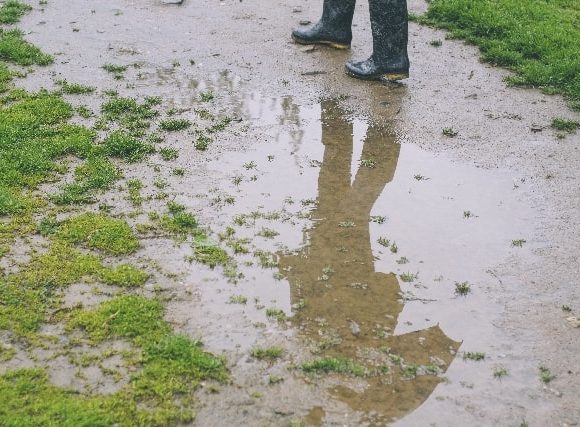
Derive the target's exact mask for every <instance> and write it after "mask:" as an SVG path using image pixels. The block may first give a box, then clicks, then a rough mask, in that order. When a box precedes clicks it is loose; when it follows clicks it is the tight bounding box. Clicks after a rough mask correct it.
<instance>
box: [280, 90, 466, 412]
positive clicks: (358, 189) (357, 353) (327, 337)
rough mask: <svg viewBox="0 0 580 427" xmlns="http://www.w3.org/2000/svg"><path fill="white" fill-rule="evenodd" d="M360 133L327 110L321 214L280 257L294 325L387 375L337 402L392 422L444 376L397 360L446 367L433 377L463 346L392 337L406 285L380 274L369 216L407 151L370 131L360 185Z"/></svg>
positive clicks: (421, 334) (424, 335) (332, 353)
mask: <svg viewBox="0 0 580 427" xmlns="http://www.w3.org/2000/svg"><path fill="white" fill-rule="evenodd" d="M352 135H353V126H352V123H351V122H349V121H348V119H346V118H345V117H344V114H343V113H342V111H341V110H340V109H339V108H338V106H337V105H336V103H334V102H328V101H327V102H323V103H322V142H323V144H324V146H325V148H324V160H323V163H322V166H321V170H320V176H319V180H318V187H319V196H318V206H317V208H316V210H315V211H313V213H312V218H313V220H314V221H315V226H314V227H313V228H312V229H311V230H310V231H309V241H308V245H307V246H306V247H304V248H303V249H302V250H301V251H300V252H299V253H297V254H291V255H281V256H280V269H281V270H280V271H281V272H283V273H284V274H286V275H287V278H288V281H289V282H290V286H291V298H292V303H293V305H294V306H295V307H299V310H298V311H297V313H296V314H295V316H294V317H293V321H294V322H295V323H296V325H297V327H298V329H299V330H300V331H301V333H303V334H304V335H305V337H306V338H307V340H308V341H309V342H310V343H311V344H312V346H313V347H312V348H313V349H314V352H315V353H316V354H319V355H321V356H324V357H334V358H341V359H350V360H353V361H354V362H355V363H359V364H362V365H364V366H366V367H367V368H368V369H369V370H371V371H372V370H375V371H376V370H377V369H379V368H382V371H381V372H383V374H384V375H383V374H381V375H375V376H371V377H370V378H368V384H369V386H368V387H367V388H366V389H365V390H364V391H363V392H362V393H356V392H354V391H352V390H350V389H348V388H347V387H341V388H337V389H335V391H337V393H338V397H339V398H342V399H343V400H345V401H346V402H347V403H349V404H350V405H352V406H353V408H354V409H356V410H360V411H364V412H372V411H376V412H378V413H380V414H381V416H382V417H385V418H388V419H390V418H392V417H394V416H401V415H404V414H406V413H408V412H409V411H411V410H412V409H414V408H416V407H417V406H418V405H419V404H420V403H421V402H423V401H424V400H425V399H426V398H427V397H428V396H429V395H430V394H431V392H432V391H433V389H434V388H435V386H436V385H437V383H438V382H439V381H440V378H439V377H437V376H435V375H421V376H418V377H417V378H415V379H414V380H412V381H411V380H407V379H406V378H405V377H404V371H403V370H402V369H401V367H398V366H395V365H393V364H392V360H402V361H403V362H402V363H404V364H406V365H404V366H407V365H408V366H411V367H413V366H415V365H414V364H416V365H424V366H428V365H434V364H435V365H439V367H437V368H432V369H434V371H437V372H440V370H445V369H446V367H447V365H448V364H449V363H450V362H451V360H452V359H453V355H452V353H451V352H450V349H456V348H457V343H455V342H454V341H452V340H451V339H450V338H448V337H447V336H445V334H444V333H443V332H442V331H441V329H440V328H439V327H438V326H434V327H431V328H428V329H425V330H421V331H416V332H411V333H407V334H404V335H399V336H393V335H392V333H393V331H394V329H395V326H396V324H397V318H398V316H399V314H400V312H401V310H402V309H403V304H402V303H401V302H400V298H401V297H400V295H399V293H400V287H399V283H398V281H397V278H396V276H395V275H394V274H393V273H390V274H385V273H381V272H376V271H375V269H374V258H373V254H372V249H371V242H370V231H369V219H370V218H369V217H370V212H371V209H372V207H373V205H374V203H375V202H376V200H377V198H378V197H379V196H380V194H381V193H382V191H383V189H384V187H385V185H386V184H387V183H388V182H390V181H391V180H392V179H393V175H394V173H395V168H396V166H397V160H398V157H399V149H400V146H399V145H398V144H397V143H396V142H395V140H394V137H393V136H392V134H391V133H390V132H389V131H387V130H386V129H384V128H381V127H379V126H370V127H369V129H368V131H367V135H366V139H365V142H364V147H363V150H362V155H361V158H362V159H363V160H365V162H361V166H360V167H359V169H358V171H357V172H356V175H355V177H354V180H353V181H352V183H351V161H352V155H353V141H352V138H353V137H352ZM362 163H364V164H362ZM368 166H371V167H368ZM402 366H403V365H402ZM387 367H388V368H387ZM412 369H414V368H412ZM386 371H388V372H386ZM411 373H412V372H411ZM432 373H434V372H432ZM385 382H389V383H390V385H386V384H385Z"/></svg>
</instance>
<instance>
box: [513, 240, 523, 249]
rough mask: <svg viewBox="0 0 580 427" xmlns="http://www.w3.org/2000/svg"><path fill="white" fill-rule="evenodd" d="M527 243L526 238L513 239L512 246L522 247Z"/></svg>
mask: <svg viewBox="0 0 580 427" xmlns="http://www.w3.org/2000/svg"><path fill="white" fill-rule="evenodd" d="M524 243H526V241H525V239H517V240H512V248H521V247H522V246H524Z"/></svg>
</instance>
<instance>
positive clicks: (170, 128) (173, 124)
mask: <svg viewBox="0 0 580 427" xmlns="http://www.w3.org/2000/svg"><path fill="white" fill-rule="evenodd" d="M190 126H191V122H190V121H189V120H187V119H168V120H163V121H162V122H161V123H159V128H160V129H161V130H164V131H166V132H176V131H179V130H183V129H187V128H188V127H190Z"/></svg>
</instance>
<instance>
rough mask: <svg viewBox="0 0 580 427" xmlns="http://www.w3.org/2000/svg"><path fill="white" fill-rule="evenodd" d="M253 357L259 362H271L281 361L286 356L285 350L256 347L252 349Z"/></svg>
mask: <svg viewBox="0 0 580 427" xmlns="http://www.w3.org/2000/svg"><path fill="white" fill-rule="evenodd" d="M250 354H251V355H252V357H255V358H256V359H258V360H269V361H274V360H276V359H279V358H280V357H282V355H283V354H284V349H283V348H281V347H267V348H261V347H255V348H253V349H252V351H251V353H250Z"/></svg>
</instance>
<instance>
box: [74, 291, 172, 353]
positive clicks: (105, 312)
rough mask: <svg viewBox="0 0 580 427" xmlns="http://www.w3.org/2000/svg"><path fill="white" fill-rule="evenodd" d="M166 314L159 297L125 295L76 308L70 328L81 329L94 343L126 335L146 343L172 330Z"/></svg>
mask: <svg viewBox="0 0 580 427" xmlns="http://www.w3.org/2000/svg"><path fill="white" fill-rule="evenodd" d="M163 313H164V309H163V305H162V304H161V302H159V301H157V300H153V299H147V298H143V297H140V296H135V295H122V296H119V297H116V298H114V299H112V300H108V301H105V302H104V303H102V304H101V305H100V306H99V307H98V308H96V309H93V310H79V311H77V312H76V313H74V314H73V315H72V316H71V318H70V320H69V322H68V324H67V329H68V330H71V329H74V328H81V329H82V330H83V331H85V332H86V334H87V335H88V337H89V338H90V340H91V341H92V342H93V343H100V342H103V341H104V340H106V339H114V338H127V339H134V340H135V341H136V342H137V345H143V344H146V343H147V342H150V341H155V340H156V339H160V338H162V337H163V336H165V335H166V334H168V333H169V331H170V328H169V325H167V323H166V322H165V321H164V320H163Z"/></svg>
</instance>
